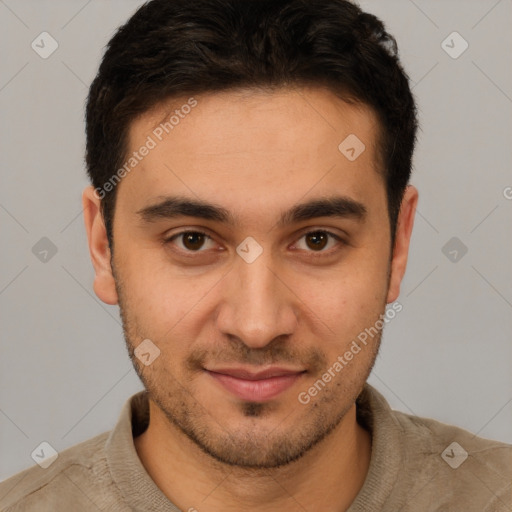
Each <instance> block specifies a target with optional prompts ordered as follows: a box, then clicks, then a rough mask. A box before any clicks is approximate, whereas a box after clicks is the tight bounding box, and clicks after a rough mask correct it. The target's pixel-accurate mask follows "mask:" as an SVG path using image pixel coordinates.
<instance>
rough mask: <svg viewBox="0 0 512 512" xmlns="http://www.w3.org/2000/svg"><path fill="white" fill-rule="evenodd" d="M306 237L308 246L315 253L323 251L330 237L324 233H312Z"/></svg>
mask: <svg viewBox="0 0 512 512" xmlns="http://www.w3.org/2000/svg"><path fill="white" fill-rule="evenodd" d="M305 237H306V244H307V246H308V247H309V248H310V249H313V250H314V251H321V250H322V249H323V248H324V247H325V246H326V245H327V242H328V241H329V240H328V238H329V237H328V235H327V233H325V232H324V231H312V232H311V233H308V234H307V235H305Z"/></svg>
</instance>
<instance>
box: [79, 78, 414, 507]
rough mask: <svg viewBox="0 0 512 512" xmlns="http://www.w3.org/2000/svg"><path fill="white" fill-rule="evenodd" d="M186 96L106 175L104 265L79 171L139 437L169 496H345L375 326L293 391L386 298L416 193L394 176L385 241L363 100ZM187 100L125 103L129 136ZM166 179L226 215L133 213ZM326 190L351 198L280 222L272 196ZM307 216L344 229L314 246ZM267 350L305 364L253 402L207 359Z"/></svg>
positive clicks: (355, 471)
mask: <svg viewBox="0 0 512 512" xmlns="http://www.w3.org/2000/svg"><path fill="white" fill-rule="evenodd" d="M195 98H196V100H197V102H198V104H197V106H196V107H195V108H194V109H193V110H192V111H191V113H190V114H188V115H187V116H185V118H184V119H181V120H180V123H179V125H177V126H176V127H175V128H174V129H173V131H172V132H171V133H170V134H169V135H168V136H166V137H165V138H164V139H163V140H162V141H161V142H159V143H158V145H157V146H156V148H154V149H153V150H151V151H150V153H149V154H148V155H147V156H146V157H145V158H144V159H143V160H142V162H141V163H140V164H138V166H137V167H136V170H133V171H132V172H131V173H129V174H127V175H126V176H125V177H124V178H123V180H122V181H121V183H120V184H119V185H118V188H117V204H116V210H115V216H114V228H113V234H114V245H115V250H114V253H113V258H112V265H111V256H112V254H111V253H110V248H109V246H108V241H107V236H106V231H105V226H104V223H103V219H102V216H101V213H100V210H99V207H100V201H99V199H98V198H97V197H96V196H95V195H94V190H93V188H92V187H89V188H87V189H86V190H85V191H84V194H83V205H84V211H85V225H86V230H87V235H88V240H89V248H90V255H91V259H92V262H93V265H94V268H95V272H96V277H95V281H94V290H95V293H96V294H97V295H98V297H99V298H100V299H101V300H102V301H104V302H105V303H107V304H119V306H120V309H121V314H122V318H123V327H124V332H125V338H126V342H127V345H128V349H129V353H130V356H131V357H132V360H133V363H134V366H135V368H136V370H137V372H138V374H139V375H140V377H141V379H142V381H143V383H144V385H145V387H146V389H147V390H148V391H149V394H150V423H149V427H148V429H147V430H146V431H145V432H144V433H143V434H142V435H140V436H139V437H137V438H136V439H135V440H134V442H135V447H136V450H137V452H138V455H139V457H140V459H141V461H142V463H143V465H144V466H145V468H146V470H147V471H148V473H149V475H150V476H151V478H152V479H153V480H154V481H155V483H156V484H157V485H158V487H159V488H160V489H161V490H162V492H163V493H164V494H165V495H166V496H167V497H168V498H169V499H170V500H171V501H172V502H173V503H175V504H176V505H177V506H178V507H179V508H180V509H182V510H191V509H192V510H193V509H197V510H198V511H204V510H208V511H209V512H216V511H221V510H222V511H231V510H233V511H235V510H249V509H250V510H255V511H261V512H263V511H275V510H277V509H278V508H277V507H285V510H304V509H305V510H317V509H318V504H319V503H321V504H322V510H327V511H342V510H346V509H347V508H348V507H349V505H350V504H351V503H352V501H353V500H354V498H355V497H356V495H357V493H358V492H359V490H360V489H361V487H362V485H363V483H364V479H365V477H366V474H367V471H368V466H369V462H370V455H371V436H370V434H369V433H368V432H367V431H366V430H365V429H364V428H363V427H362V426H360V425H359V424H358V422H357V420H356V407H355V399H356V397H357V396H358V394H359V393H360V391H361V390H362V388H363V386H364V384H365V382H366V380H367V377H368V375H369V373H370V371H371V368H372V366H373V364H374V361H375V357H376V354H377V351H378V347H379V343H380V335H379V336H375V337H374V338H372V339H370V340H369V342H368V344H367V346H366V347H364V348H363V349H362V350H361V352H359V353H358V354H357V355H355V356H354V358H353V359H352V360H351V361H350V362H349V363H348V364H347V365H346V366H345V367H344V368H343V370H342V371H341V372H340V373H339V374H338V375H337V376H336V377H334V378H332V380H331V382H329V383H328V384H327V385H326V386H325V387H324V388H323V389H322V390H321V391H320V392H318V394H317V396H315V397H314V398H312V399H311V401H310V402H309V403H308V404H306V405H304V404H301V403H300V402H299V401H298V395H299V393H300V392H303V391H307V390H308V389H309V388H310V387H311V386H312V385H313V384H314V383H315V381H317V380H318V379H319V378H321V376H322V374H324V373H325V372H326V371H327V369H328V368H329V367H331V366H332V365H333V363H334V362H335V361H336V360H337V358H338V356H340V355H343V354H344V353H345V352H346V351H347V350H348V348H349V346H350V343H351V342H352V340H354V339H356V337H357V335H358V334H359V333H361V332H362V331H364V329H365V328H367V327H370V326H373V325H374V324H375V322H376V320H378V319H379V315H381V314H382V313H384V309H385V305H386V304H387V303H391V302H393V301H395V300H396V299H397V297H398V295H399V291H400V283H401V280H402V278H403V275H404V272H405V268H406V263H407V254H408V248H409V241H410V237H411V232H412V227H413V219H414V213H415V208H416V204H417V199H418V193H417V191H416V189H415V188H414V187H412V186H409V187H408V188H407V190H406V193H405V196H404V199H403V202H402V208H401V212H400V216H399V220H398V226H397V232H396V238H395V243H394V247H393V248H392V247H391V239H390V229H389V219H388V214H387V199H386V192H385V184H384V179H383V177H382V175H381V174H379V172H378V166H379V158H378V155H377V153H376V151H375V142H376V138H377V129H378V127H377V120H376V117H375V115H374V114H373V112H372V111H371V109H369V108H367V107H365V106H363V105H357V104H353V103H347V102H345V101H343V100H341V99H339V98H338V97H337V96H335V95H334V94H332V93H331V92H329V91H327V90H325V89H320V88H302V89H290V88H288V89H280V90H274V91H272V92H269V91H267V92H262V91H252V90H249V91H238V92H233V91H230V92H228V93H215V94H205V95H198V96H195ZM185 101H186V99H184V100H183V101H182V100H181V99H180V100H177V99H174V100H173V101H170V102H169V103H168V104H165V105H159V106H157V107H155V108H154V109H152V110H151V111H149V112H147V113H145V114H144V115H142V116H141V117H139V118H138V119H137V120H135V121H134V122H133V123H132V125H131V127H130V138H129V140H130V148H131V149H130V150H131V151H132V150H135V149H137V148H139V147H140V146H141V145H142V144H143V143H144V141H145V140H146V138H147V136H148V135H149V134H151V132H152V130H153V128H154V127H155V126H156V125H158V123H159V122H160V121H161V120H162V119H163V118H164V117H165V116H166V113H167V112H171V111H172V110H173V109H175V108H179V106H180V105H182V104H183V103H185ZM349 134H356V135H357V137H358V138H359V139H360V140H361V141H363V142H364V144H365V146H366V150H365V151H364V152H363V153H362V154H361V155H360V156H359V157H358V158H357V159H356V160H355V161H353V162H351V161H349V160H348V159H347V158H346V157H345V156H344V155H343V154H341V152H340V151H339V150H338V145H339V144H340V142H341V141H343V140H344V139H345V138H346V137H347V136H348V135H349ZM168 195H180V196H182V197H187V198H190V199H196V200H197V199H201V200H204V201H208V202H210V203H214V204H216V205H218V206H221V207H223V208H224V209H225V210H227V211H228V212H230V213H231V214H232V215H233V216H234V217H235V220H236V221H237V222H236V223H235V224H228V223H225V222H219V221H214V220H205V219H202V218H198V217H190V216H180V217H176V218H159V219H157V220H156V221H152V222H145V221H144V220H143V219H142V218H141V215H140V214H138V213H137V212H139V211H140V210H142V209H143V208H146V207H147V206H150V205H153V204H155V203H158V202H159V201H161V200H162V198H163V197H164V196H168ZM333 195H341V196H343V197H345V198H350V199H351V200H353V201H356V202H358V203H361V204H362V205H364V208H365V209H366V214H365V215H364V217H363V218H355V217H353V216H343V217H332V216H321V217H315V218H313V219H307V220H302V221H298V222H293V223H287V224H284V225H280V224H278V220H279V216H280V214H281V213H282V212H283V211H285V210H288V209H290V208H292V207H294V206H296V205H297V204H299V203H302V202H305V201H308V200H311V199H319V198H326V197H331V196H333ZM197 229H199V230H201V231H204V232H206V233H207V234H208V235H209V236H210V237H211V238H208V237H206V238H205V239H201V238H199V241H200V242H201V240H203V241H204V245H202V246H201V248H200V250H199V252H197V251H195V252H194V250H195V249H196V248H197V245H191V244H188V242H186V240H184V238H183V237H177V238H175V239H174V240H172V241H169V242H167V243H164V242H163V240H164V239H166V238H169V236H171V235H174V234H177V233H179V232H182V231H193V230H197ZM319 230H324V231H329V232H332V233H334V234H336V235H338V236H340V237H341V238H342V241H341V242H340V241H337V240H336V239H334V238H329V237H327V238H325V237H324V238H322V237H321V239H322V240H324V241H325V240H328V242H327V245H325V246H323V245H322V244H320V245H322V247H320V248H319V247H318V245H315V243H311V242H312V241H313V242H314V241H317V242H318V238H315V235H313V238H311V235H309V236H307V233H311V232H315V231H316V232H317V236H318V231H319ZM248 236H251V237H253V238H254V239H255V240H256V241H257V242H258V244H259V245H260V246H261V248H262V249H263V252H262V253H261V255H259V256H258V257H257V258H256V260H255V261H253V262H252V263H247V262H246V261H244V259H242V258H241V257H240V256H239V254H237V252H236V248H237V246H238V245H239V244H240V243H241V242H242V241H243V240H244V239H245V238H246V237H248ZM196 240H197V239H196ZM198 245H200V244H198ZM191 249H192V250H191ZM392 249H393V250H392ZM187 251H188V252H187ZM144 339H150V340H151V341H152V342H153V343H154V344H155V345H156V346H157V347H158V348H159V349H160V356H159V357H158V358H156V359H155V360H154V361H153V362H152V363H151V364H150V365H149V366H144V365H143V364H142V363H141V362H140V361H139V360H138V359H137V358H136V357H135V356H134V354H133V350H134V348H135V347H136V346H137V345H138V344H139V343H141V342H142V340H144ZM270 364H278V365H280V366H285V367H287V368H294V369H297V370H301V371H303V372H304V373H302V374H301V375H300V376H299V377H298V378H297V379H296V380H295V381H294V383H293V384H292V385H291V387H289V388H288V389H286V390H285V391H283V392H282V393H280V394H279V395H277V396H276V397H274V398H272V399H270V400H267V401H258V400H254V401H246V400H242V399H241V398H239V397H237V396H234V395H233V394H232V393H231V392H230V391H227V390H226V389H225V388H224V387H223V386H221V385H220V384H219V383H218V382H217V381H216V380H215V379H213V378H212V376H211V375H210V374H209V373H208V372H207V371H205V368H208V369H212V368H213V369H215V368H220V367H221V366H222V365H224V366H225V365H231V366H244V367H245V368H250V369H253V370H254V371H258V370H260V369H265V368H267V367H268V366H269V365H270ZM340 483H342V485H340Z"/></svg>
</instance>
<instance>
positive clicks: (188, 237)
mask: <svg viewBox="0 0 512 512" xmlns="http://www.w3.org/2000/svg"><path fill="white" fill-rule="evenodd" d="M181 236H182V237H183V246H184V247H185V248H186V249H189V250H190V251H197V250H198V249H201V247H202V246H203V245H204V241H205V234H204V233H199V232H197V231H189V232H186V233H182V234H181Z"/></svg>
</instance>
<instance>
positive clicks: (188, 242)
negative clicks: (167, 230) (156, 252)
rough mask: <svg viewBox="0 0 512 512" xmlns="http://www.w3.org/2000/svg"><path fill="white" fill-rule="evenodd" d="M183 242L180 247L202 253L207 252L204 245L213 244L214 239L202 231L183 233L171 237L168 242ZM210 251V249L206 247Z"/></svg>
mask: <svg viewBox="0 0 512 512" xmlns="http://www.w3.org/2000/svg"><path fill="white" fill-rule="evenodd" d="M176 239H178V240H181V244H178V247H179V248H180V249H182V250H185V251H191V252H200V251H201V250H205V248H204V245H205V243H206V242H207V241H210V242H213V240H212V238H211V237H210V236H208V235H207V234H206V233H203V232H202V231H182V232H181V233H177V234H176V235H173V236H171V237H170V238H168V239H167V240H165V241H166V242H174V240H176ZM206 249H208V247H206Z"/></svg>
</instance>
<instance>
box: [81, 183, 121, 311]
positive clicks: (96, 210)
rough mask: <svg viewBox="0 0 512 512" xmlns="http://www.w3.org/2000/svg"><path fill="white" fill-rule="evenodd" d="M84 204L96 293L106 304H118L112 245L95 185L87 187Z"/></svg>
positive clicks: (83, 199)
mask: <svg viewBox="0 0 512 512" xmlns="http://www.w3.org/2000/svg"><path fill="white" fill-rule="evenodd" d="M82 206H83V210H84V222H85V230H86V232H87V240H88V243H89V254H90V256H91V261H92V264H93V267H94V272H95V274H96V275H95V278H94V293H96V295H97V296H98V298H99V299H101V300H102V301H103V302H105V303H106V304H110V305H114V304H117V291H116V287H115V280H114V276H113V274H112V267H111V264H110V259H111V252H110V246H109V243H108V238H107V231H106V229H105V223H104V221H103V216H102V214H101V200H100V199H99V198H98V197H97V196H96V194H95V192H94V188H93V187H87V188H86V189H85V190H84V192H83V194H82Z"/></svg>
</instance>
